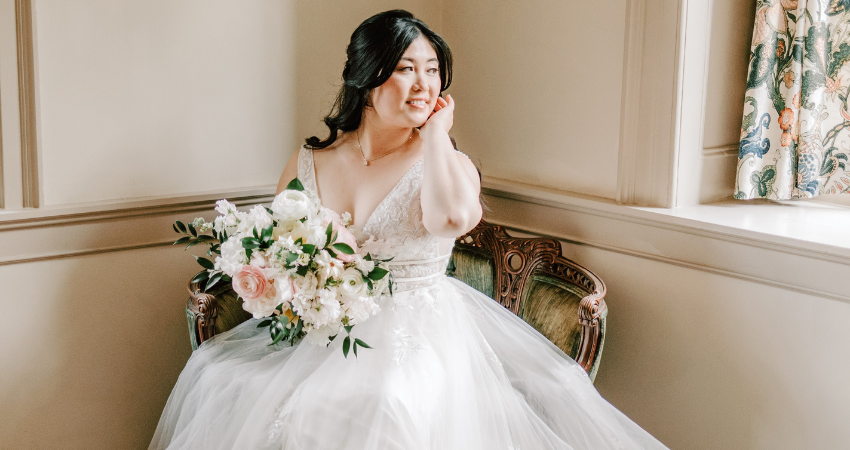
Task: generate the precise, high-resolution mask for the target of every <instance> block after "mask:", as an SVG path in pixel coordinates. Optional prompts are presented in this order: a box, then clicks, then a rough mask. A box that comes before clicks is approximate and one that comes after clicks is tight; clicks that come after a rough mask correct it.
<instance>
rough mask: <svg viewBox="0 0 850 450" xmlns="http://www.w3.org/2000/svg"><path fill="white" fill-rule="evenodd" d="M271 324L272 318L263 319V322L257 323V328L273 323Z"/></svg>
mask: <svg viewBox="0 0 850 450" xmlns="http://www.w3.org/2000/svg"><path fill="white" fill-rule="evenodd" d="M271 324H272V320H271V319H266V320H263V321H262V322H260V323H258V324H257V328H263V327H267V326H269V325H271Z"/></svg>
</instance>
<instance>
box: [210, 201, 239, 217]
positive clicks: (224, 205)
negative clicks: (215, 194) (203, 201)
mask: <svg viewBox="0 0 850 450" xmlns="http://www.w3.org/2000/svg"><path fill="white" fill-rule="evenodd" d="M215 210H216V212H218V213H219V214H221V215H222V216H227V215H231V214H235V213H236V212H237V209H236V205H234V204H233V203H230V202H229V201H227V200H219V201H217V202H215Z"/></svg>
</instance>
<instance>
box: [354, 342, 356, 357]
mask: <svg viewBox="0 0 850 450" xmlns="http://www.w3.org/2000/svg"><path fill="white" fill-rule="evenodd" d="M354 357H355V358H356V357H357V339H355V340H354Z"/></svg>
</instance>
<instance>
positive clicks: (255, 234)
mask: <svg viewBox="0 0 850 450" xmlns="http://www.w3.org/2000/svg"><path fill="white" fill-rule="evenodd" d="M251 232H252V233H253V234H254V237H255V238H257V239H260V234H259V233H257V227H254V228H251Z"/></svg>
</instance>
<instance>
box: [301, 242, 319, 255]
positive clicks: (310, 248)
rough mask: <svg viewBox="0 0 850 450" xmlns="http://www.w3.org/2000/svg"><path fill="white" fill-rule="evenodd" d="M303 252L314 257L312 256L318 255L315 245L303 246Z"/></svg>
mask: <svg viewBox="0 0 850 450" xmlns="http://www.w3.org/2000/svg"><path fill="white" fill-rule="evenodd" d="M301 251H303V252H304V253H307V254H310V255H312V254H314V253H316V246H315V245H313V244H304V245H302V246H301Z"/></svg>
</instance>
